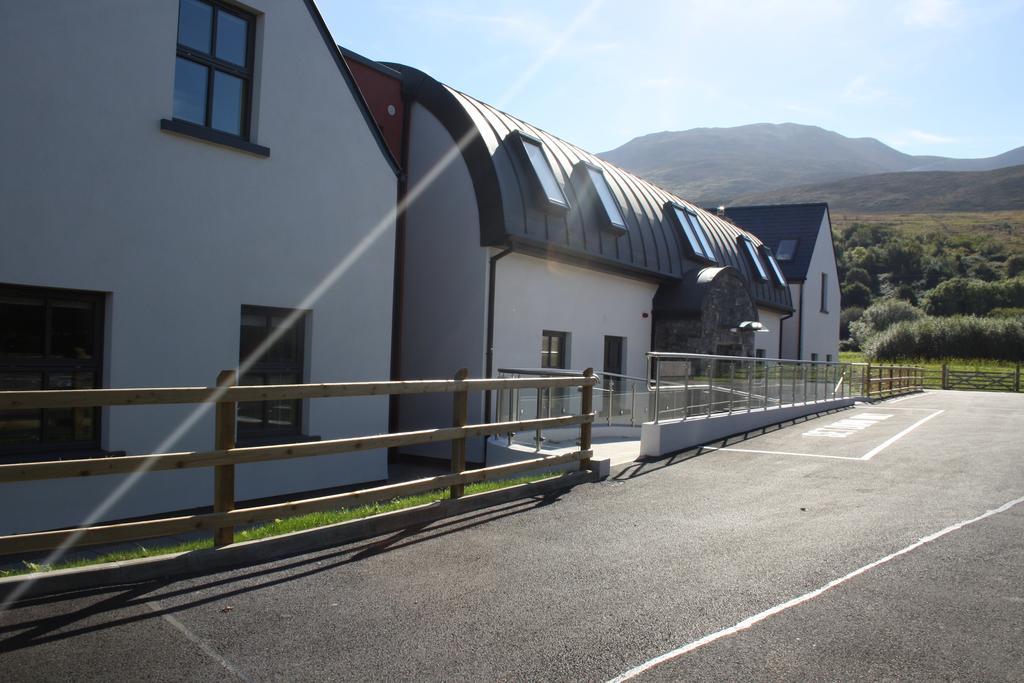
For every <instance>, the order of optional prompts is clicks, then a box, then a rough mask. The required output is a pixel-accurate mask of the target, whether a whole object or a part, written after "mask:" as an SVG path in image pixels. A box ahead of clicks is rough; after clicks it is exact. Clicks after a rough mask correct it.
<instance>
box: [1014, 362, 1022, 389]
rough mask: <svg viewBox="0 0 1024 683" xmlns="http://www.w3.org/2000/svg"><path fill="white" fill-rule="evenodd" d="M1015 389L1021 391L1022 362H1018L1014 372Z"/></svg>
mask: <svg viewBox="0 0 1024 683" xmlns="http://www.w3.org/2000/svg"><path fill="white" fill-rule="evenodd" d="M1013 390H1014V391H1020V363H1017V368H1016V370H1014V373H1013Z"/></svg>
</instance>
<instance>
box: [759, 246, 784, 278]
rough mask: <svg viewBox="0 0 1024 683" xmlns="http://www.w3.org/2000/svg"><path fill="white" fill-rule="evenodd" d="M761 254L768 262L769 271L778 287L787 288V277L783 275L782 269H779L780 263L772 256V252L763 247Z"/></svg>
mask: <svg viewBox="0 0 1024 683" xmlns="http://www.w3.org/2000/svg"><path fill="white" fill-rule="evenodd" d="M761 254H762V255H763V256H764V260H765V261H767V262H768V269H769V270H771V272H772V278H773V279H774V280H775V284H776V286H778V287H785V286H786V276H785V275H783V274H782V268H780V267H779V262H778V261H776V260H775V257H774V256H772V252H771V251H769V249H768V247H766V246H764V245H761Z"/></svg>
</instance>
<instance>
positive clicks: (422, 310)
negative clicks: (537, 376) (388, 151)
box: [399, 104, 488, 462]
mask: <svg viewBox="0 0 1024 683" xmlns="http://www.w3.org/2000/svg"><path fill="white" fill-rule="evenodd" d="M410 115H411V119H410V128H409V162H408V170H407V172H408V177H409V188H410V192H412V191H415V188H417V187H418V186H420V185H421V184H422V181H423V178H424V177H425V176H426V175H427V174H429V173H431V172H432V171H434V170H435V169H436V168H437V165H438V163H439V162H440V161H441V159H442V157H444V155H445V154H447V153H449V152H450V150H452V149H453V148H454V146H455V141H454V140H453V139H452V137H451V136H450V135H449V134H448V132H447V131H446V130H445V128H444V127H443V126H442V125H441V123H440V122H439V121H438V120H437V119H436V118H435V117H434V116H433V114H431V113H430V112H428V111H427V110H426V109H424V108H423V106H422V105H419V104H414V105H413V106H412V109H411V110H410ZM405 225H406V242H405V244H406V246H405V278H404V279H405V282H404V291H403V304H402V341H401V344H402V351H401V376H402V378H403V379H439V378H450V377H452V376H453V375H454V373H455V372H456V370H458V369H459V368H463V367H465V368H468V369H469V373H470V376H471V377H482V376H483V375H484V362H485V360H484V358H485V353H484V352H485V349H484V347H485V340H486V331H487V265H488V264H487V261H488V254H487V250H485V249H483V248H481V247H480V219H479V213H478V211H477V204H476V195H475V194H474V192H473V183H472V180H471V179H470V176H469V170H468V169H467V167H466V163H465V162H464V161H463V159H462V156H461V155H456V156H455V157H454V159H453V160H450V163H448V164H447V165H445V166H444V167H443V170H442V171H441V172H440V175H438V176H437V177H436V178H435V179H434V180H433V181H432V182H431V183H430V184H429V185H425V186H423V190H422V193H420V194H418V195H417V196H416V198H415V200H414V201H413V202H412V203H411V204H410V206H409V209H408V212H407V214H406V223H405ZM482 411H483V397H482V395H481V394H471V395H470V404H469V420H470V422H479V421H480V420H481V419H482ZM451 419H452V404H451V397H450V396H446V395H442V394H431V395H426V396H403V397H402V398H401V400H400V403H399V427H400V428H401V429H402V430H410V429H423V428H428V427H437V426H443V425H449V424H451ZM403 451H404V452H409V453H414V454H419V455H433V456H438V457H448V454H449V453H450V452H451V447H450V446H449V445H448V444H447V443H445V444H431V445H427V446H422V447H410V448H407V449H403ZM467 451H468V452H467V458H468V459H469V460H470V461H471V462H479V461H481V460H482V459H483V442H482V440H474V441H472V442H471V443H470V444H468V448H467Z"/></svg>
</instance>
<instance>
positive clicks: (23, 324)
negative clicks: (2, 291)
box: [0, 297, 46, 356]
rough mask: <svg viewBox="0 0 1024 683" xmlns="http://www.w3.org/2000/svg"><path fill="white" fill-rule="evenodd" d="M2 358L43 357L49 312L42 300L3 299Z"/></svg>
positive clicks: (0, 308) (0, 317) (0, 310)
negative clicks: (47, 313)
mask: <svg viewBox="0 0 1024 683" xmlns="http://www.w3.org/2000/svg"><path fill="white" fill-rule="evenodd" d="M0 321H2V324H0V356H42V355H43V352H44V348H43V335H44V334H45V330H46V309H45V307H44V306H43V301H42V299H22V298H20V297H2V298H0Z"/></svg>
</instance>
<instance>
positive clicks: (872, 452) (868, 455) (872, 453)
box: [860, 410, 946, 460]
mask: <svg viewBox="0 0 1024 683" xmlns="http://www.w3.org/2000/svg"><path fill="white" fill-rule="evenodd" d="M944 412H946V411H945V410H936V411H935V412H934V413H932V414H931V415H928V416H927V417H923V418H921V419H920V420H918V421H917V422H915V423H914V424H912V425H910V426H909V427H907V428H906V429H904V430H903V431H902V432H900V433H899V434H897V435H896V436H893V437H891V438H889V439H886V440H885V441H884V442H882V443H881V444H879V445H878V446H875V447H874V448H872V449H871V450H870V451H868V452H867V453H865V454H864V455H862V456H861V458H860V459H861V460H870V459H871V458H873V457H875V456H876V455H878V454H879V453H881V452H882V451H884V450H885V449H886V448H888V447H889V446H891V445H893V444H894V443H896V442H897V441H899V440H900V439H902V438H903V437H905V436H906V435H907V434H909V433H910V432H912V431H914V430H915V429H917V428H918V427H920V426H921V425H923V424H924V423H925V422H927V421H928V420H930V419H932V418H933V417H937V416H939V415H942V414H943V413H944Z"/></svg>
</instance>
